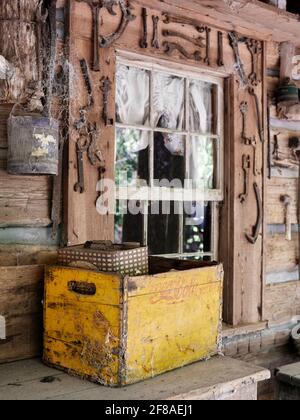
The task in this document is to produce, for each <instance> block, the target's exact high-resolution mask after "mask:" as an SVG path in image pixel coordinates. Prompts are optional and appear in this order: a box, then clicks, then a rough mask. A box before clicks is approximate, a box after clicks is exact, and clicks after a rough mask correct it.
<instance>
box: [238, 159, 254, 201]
mask: <svg viewBox="0 0 300 420" xmlns="http://www.w3.org/2000/svg"><path fill="white" fill-rule="evenodd" d="M242 167H243V171H244V192H243V193H242V194H240V195H239V199H240V202H241V204H243V203H244V202H245V201H246V199H247V197H248V194H249V180H250V176H249V173H250V169H251V156H250V155H243V164H242Z"/></svg>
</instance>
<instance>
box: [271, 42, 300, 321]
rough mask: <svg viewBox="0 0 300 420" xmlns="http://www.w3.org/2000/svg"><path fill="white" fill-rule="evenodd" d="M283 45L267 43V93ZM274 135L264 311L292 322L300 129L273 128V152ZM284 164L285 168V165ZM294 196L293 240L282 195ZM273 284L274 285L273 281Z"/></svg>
mask: <svg viewBox="0 0 300 420" xmlns="http://www.w3.org/2000/svg"><path fill="white" fill-rule="evenodd" d="M279 66H280V45H279V44H278V43H274V42H268V54H267V69H268V74H269V76H268V93H269V95H270V96H271V97H274V96H275V94H276V89H277V88H278V85H279ZM271 117H272V118H277V112H276V107H275V106H274V105H272V106H271ZM274 135H278V148H279V150H278V154H279V158H280V159H281V162H282V164H283V165H282V167H280V166H279V165H278V166H276V167H273V168H272V179H270V180H268V181H267V193H266V194H267V208H266V223H267V225H268V231H269V232H268V234H267V236H266V283H268V284H267V285H266V287H265V300H264V313H265V319H266V320H268V321H271V322H278V323H280V322H284V321H291V318H292V317H293V316H295V315H299V314H300V282H299V281H297V279H298V264H299V240H298V233H297V224H298V215H297V212H298V165H297V164H296V163H295V159H293V157H292V156H291V150H290V149H289V147H288V140H289V138H290V137H291V136H295V135H296V136H299V135H300V132H298V133H297V132H291V131H289V130H287V129H283V128H282V129H275V128H272V127H271V153H272V155H273V153H274V147H275V142H274ZM284 166H285V167H284ZM284 194H288V195H290V197H291V199H292V203H291V212H292V223H293V224H294V228H293V235H292V240H291V241H290V242H289V241H287V240H286V235H285V209H284V206H283V204H282V203H281V202H280V197H281V195H284ZM272 283H273V284H272Z"/></svg>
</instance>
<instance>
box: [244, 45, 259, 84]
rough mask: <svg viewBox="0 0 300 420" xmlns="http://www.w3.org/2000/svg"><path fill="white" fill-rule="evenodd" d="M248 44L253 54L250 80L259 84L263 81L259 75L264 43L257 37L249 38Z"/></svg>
mask: <svg viewBox="0 0 300 420" xmlns="http://www.w3.org/2000/svg"><path fill="white" fill-rule="evenodd" d="M246 45H247V48H248V50H249V52H250V54H251V65H252V71H251V73H250V75H249V81H250V83H251V84H252V85H253V86H257V85H258V84H259V83H261V79H260V77H259V74H260V68H259V59H260V56H261V54H262V45H261V42H260V41H257V40H256V39H247V40H246Z"/></svg>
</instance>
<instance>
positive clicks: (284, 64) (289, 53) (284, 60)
mask: <svg viewBox="0 0 300 420" xmlns="http://www.w3.org/2000/svg"><path fill="white" fill-rule="evenodd" d="M294 55H295V45H294V44H292V43H291V42H282V43H281V45H280V80H281V82H282V81H284V80H285V79H287V78H288V79H292V72H293V57H294Z"/></svg>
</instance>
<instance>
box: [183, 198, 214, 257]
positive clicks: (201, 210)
mask: <svg viewBox="0 0 300 420" xmlns="http://www.w3.org/2000/svg"><path fill="white" fill-rule="evenodd" d="M184 210H185V218H184V252H187V253H193V252H195V253H196V252H211V247H212V244H211V236H212V235H211V233H212V204H211V203H185V204H184Z"/></svg>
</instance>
